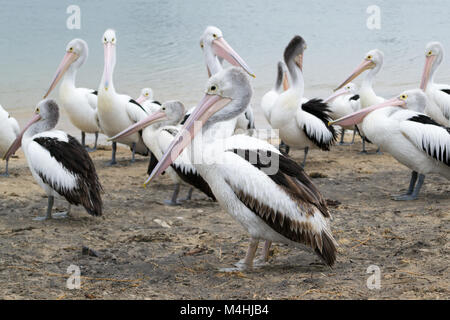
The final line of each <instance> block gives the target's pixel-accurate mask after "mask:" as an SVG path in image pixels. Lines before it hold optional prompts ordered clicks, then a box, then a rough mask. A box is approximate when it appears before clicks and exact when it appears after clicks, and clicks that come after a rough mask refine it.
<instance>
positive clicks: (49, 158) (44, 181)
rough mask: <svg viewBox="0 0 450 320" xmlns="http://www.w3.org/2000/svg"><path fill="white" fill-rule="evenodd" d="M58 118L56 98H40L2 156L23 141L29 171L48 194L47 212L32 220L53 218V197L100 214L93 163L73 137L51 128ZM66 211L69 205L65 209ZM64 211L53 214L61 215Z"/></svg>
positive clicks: (7, 155)
mask: <svg viewBox="0 0 450 320" xmlns="http://www.w3.org/2000/svg"><path fill="white" fill-rule="evenodd" d="M58 119H59V108H58V105H57V104H56V103H55V101H53V100H50V99H45V100H42V101H41V102H40V103H39V104H38V105H37V107H36V109H35V111H34V116H33V118H32V119H31V120H30V122H28V124H27V125H26V126H25V127H24V128H23V130H22V132H21V133H20V134H19V136H18V137H17V138H16V140H15V141H14V143H13V144H12V145H11V147H10V148H9V150H8V152H7V153H6V154H5V158H6V159H8V158H9V157H10V156H11V155H12V154H14V152H15V151H16V150H17V149H18V148H19V147H20V146H21V145H22V149H23V152H24V154H25V157H26V158H27V161H28V167H29V168H30V171H31V174H32V175H33V177H34V179H35V180H36V182H37V183H38V184H39V186H41V188H42V189H44V190H45V192H46V194H47V196H48V207H47V215H46V216H45V217H39V218H36V219H35V220H44V219H50V218H52V207H53V201H54V198H55V197H57V198H64V199H66V200H67V201H68V202H69V204H73V205H77V206H78V205H82V206H83V207H84V208H85V209H86V211H87V212H88V213H89V214H91V215H93V216H100V215H102V199H101V196H100V193H101V191H102V186H101V184H100V181H99V179H98V176H97V173H96V171H95V167H94V163H93V162H92V160H91V158H90V157H89V154H88V153H87V151H86V150H85V148H84V147H83V146H82V145H81V144H80V143H79V142H78V141H77V140H76V139H75V138H74V137H72V136H70V135H68V134H67V133H65V132H63V131H60V130H55V129H54V128H55V126H56V124H57V123H58ZM69 211H70V205H69V210H68V211H67V213H69ZM67 213H61V214H55V215H54V216H59V217H62V216H65V215H66V214H67Z"/></svg>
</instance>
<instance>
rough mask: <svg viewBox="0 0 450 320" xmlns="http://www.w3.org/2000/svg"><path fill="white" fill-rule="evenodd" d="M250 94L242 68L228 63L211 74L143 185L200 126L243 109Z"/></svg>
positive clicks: (177, 151)
mask: <svg viewBox="0 0 450 320" xmlns="http://www.w3.org/2000/svg"><path fill="white" fill-rule="evenodd" d="M251 96H252V88H251V86H250V81H249V79H248V78H247V76H246V74H245V72H244V71H243V70H242V69H240V68H236V67H232V68H228V69H224V70H222V71H220V72H218V73H217V74H215V75H213V76H212V77H211V78H210V79H209V80H208V82H207V84H206V90H205V95H204V97H203V98H202V100H201V101H200V102H199V104H198V105H197V107H196V108H195V109H194V111H192V113H191V115H190V116H189V118H188V119H187V120H186V122H185V123H184V125H183V127H182V128H181V129H180V131H179V132H178V134H177V136H176V137H175V138H174V139H173V141H172V143H171V144H170V146H169V147H168V149H167V150H166V153H165V154H164V155H163V157H162V158H161V160H160V161H159V162H158V165H157V166H156V167H155V168H154V170H153V172H152V173H151V174H150V176H149V177H148V179H147V181H146V182H145V185H147V184H148V183H149V182H150V181H151V180H152V179H154V178H156V177H157V176H158V175H160V174H161V173H162V172H163V171H164V170H166V169H167V167H169V166H170V165H171V164H172V163H173V161H175V160H176V158H177V157H178V156H179V155H180V153H181V152H182V151H183V150H184V148H186V147H187V146H188V145H189V144H190V142H191V141H192V139H194V137H195V135H196V134H197V133H198V132H200V131H201V130H202V127H205V126H207V125H210V124H213V123H216V122H220V121H226V120H230V119H232V118H234V117H236V116H238V115H239V114H241V113H242V112H244V111H245V110H246V108H247V105H248V103H249V102H250V99H251Z"/></svg>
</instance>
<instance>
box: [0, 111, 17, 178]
mask: <svg viewBox="0 0 450 320" xmlns="http://www.w3.org/2000/svg"><path fill="white" fill-rule="evenodd" d="M19 133H20V128H19V124H18V123H17V121H16V119H14V118H13V117H11V116H10V115H9V113H8V112H7V111H6V110H5V109H3V108H2V106H1V105H0V157H3V156H4V155H5V154H6V151H8V148H9V147H10V146H11V144H12V143H13V142H14V140H15V139H16V138H17V136H18V135H19ZM8 162H9V158H8V159H6V168H5V172H4V173H1V174H0V176H3V177H7V176H9V172H8Z"/></svg>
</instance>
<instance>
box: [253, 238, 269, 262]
mask: <svg viewBox="0 0 450 320" xmlns="http://www.w3.org/2000/svg"><path fill="white" fill-rule="evenodd" d="M271 245H272V241H269V240H266V242H264V248H263V252H262V254H261V256H260V257H259V258H258V259H256V260H255V263H254V265H255V266H263V265H265V264H267V262H268V261H269V251H270V246H271Z"/></svg>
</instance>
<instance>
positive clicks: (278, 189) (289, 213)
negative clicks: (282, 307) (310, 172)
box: [145, 67, 336, 271]
mask: <svg viewBox="0 0 450 320" xmlns="http://www.w3.org/2000/svg"><path fill="white" fill-rule="evenodd" d="M206 88H207V89H206V93H205V96H204V97H203V99H202V100H201V101H200V102H199V104H198V106H197V108H196V109H195V110H194V111H193V113H192V114H191V116H190V117H189V119H188V120H187V121H186V123H185V124H184V126H183V127H182V129H181V131H180V132H179V133H178V135H177V137H175V139H174V140H173V142H172V143H171V145H170V146H169V148H168V150H167V151H166V153H165V154H164V156H163V157H162V159H161V160H160V161H159V162H158V165H157V166H156V167H155V169H154V170H153V172H152V173H151V175H150V176H149V177H148V179H147V180H146V182H145V184H148V183H149V182H150V181H151V180H153V179H155V178H156V177H157V176H158V175H159V174H161V173H162V172H163V171H164V170H166V169H167V168H168V167H169V165H170V164H171V163H172V162H173V161H174V160H175V159H176V158H177V156H178V155H180V153H181V152H182V151H183V149H185V148H187V149H188V151H189V152H188V154H190V155H191V160H193V161H192V163H193V164H194V166H195V168H196V169H197V170H198V172H199V173H200V175H201V176H202V177H203V178H204V179H205V180H206V182H207V183H208V184H209V185H210V187H211V190H212V192H213V194H214V195H215V196H216V198H217V201H218V202H219V203H220V205H221V206H222V207H223V208H224V209H225V210H226V211H227V212H228V213H229V214H231V215H232V217H233V218H235V219H236V220H237V221H238V222H239V223H240V224H241V225H242V226H243V227H244V229H246V230H247V232H248V233H249V234H250V237H251V240H250V244H249V248H248V251H247V254H246V256H245V258H244V260H242V261H240V262H239V263H237V268H232V269H226V270H225V271H233V270H245V269H251V268H252V267H253V260H254V257H255V253H256V250H257V247H258V242H259V240H266V245H265V246H264V252H263V256H262V261H263V262H264V261H266V260H267V258H268V248H269V244H270V243H271V242H272V241H274V242H283V243H288V244H291V245H295V246H299V245H300V244H303V245H306V246H308V247H310V248H312V249H313V250H314V251H315V252H316V253H317V254H318V256H319V257H320V258H322V259H323V260H324V261H325V263H326V264H327V265H330V266H331V265H333V263H334V262H335V260H336V243H335V240H334V238H333V236H332V234H331V230H330V228H329V222H328V219H329V217H330V214H329V211H328V208H327V205H326V202H325V200H324V198H323V197H322V195H321V194H320V192H319V191H318V190H317V188H316V187H315V186H314V185H313V183H312V181H311V180H310V179H309V177H308V176H307V175H306V174H305V172H304V171H303V170H302V168H301V167H300V166H299V165H297V164H296V163H295V162H294V161H292V160H291V159H289V158H288V157H286V156H283V155H282V154H281V153H280V152H279V151H278V150H277V149H276V148H275V147H274V146H272V145H271V144H269V143H267V142H265V141H263V140H259V139H256V138H253V137H250V136H247V135H233V136H231V137H227V138H225V139H219V140H218V139H217V138H215V137H214V136H209V138H207V137H206V136H208V131H209V130H211V128H212V127H213V124H214V123H217V122H220V121H227V120H229V119H231V118H235V117H238V116H239V115H240V114H241V113H243V112H244V111H245V109H246V108H247V106H248V103H249V102H250V99H251V96H252V89H251V86H250V81H249V79H248V78H247V76H246V75H245V73H244V72H243V70H241V69H240V68H236V67H231V68H229V69H225V70H222V71H220V72H219V73H217V74H215V75H213V76H212V77H211V78H210V79H209V80H208V82H207V85H206ZM196 156H198V157H200V158H199V159H196V160H194V159H193V158H194V157H196Z"/></svg>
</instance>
